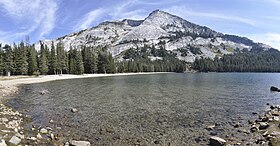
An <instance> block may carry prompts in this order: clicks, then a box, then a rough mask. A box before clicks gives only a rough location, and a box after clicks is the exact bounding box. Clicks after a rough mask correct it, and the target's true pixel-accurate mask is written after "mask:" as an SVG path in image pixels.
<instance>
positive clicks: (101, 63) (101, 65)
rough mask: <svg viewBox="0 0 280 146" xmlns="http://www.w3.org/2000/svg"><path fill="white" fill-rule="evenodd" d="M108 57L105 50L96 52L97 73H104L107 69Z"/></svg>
mask: <svg viewBox="0 0 280 146" xmlns="http://www.w3.org/2000/svg"><path fill="white" fill-rule="evenodd" d="M107 64H108V57H107V53H106V52H105V51H99V52H98V65H97V67H98V73H105V74H106V71H107V68H106V67H108V66H107Z"/></svg>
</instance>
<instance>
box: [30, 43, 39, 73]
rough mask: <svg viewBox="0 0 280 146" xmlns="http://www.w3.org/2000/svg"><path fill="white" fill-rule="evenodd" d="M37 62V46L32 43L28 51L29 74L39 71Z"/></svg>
mask: <svg viewBox="0 0 280 146" xmlns="http://www.w3.org/2000/svg"><path fill="white" fill-rule="evenodd" d="M37 62H38V61H37V52H36V50H35V46H34V45H32V46H30V47H29V51H28V75H34V73H35V71H38V63H37Z"/></svg>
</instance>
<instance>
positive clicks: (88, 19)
mask: <svg viewBox="0 0 280 146" xmlns="http://www.w3.org/2000/svg"><path fill="white" fill-rule="evenodd" d="M104 12H106V10H105V9H102V8H99V9H96V10H93V11H90V12H88V13H87V14H86V15H85V16H84V17H83V18H82V19H81V20H80V21H79V22H78V24H77V25H76V26H75V28H74V29H75V31H78V30H83V29H87V28H89V27H90V26H91V25H92V24H93V23H94V21H96V20H97V19H99V18H100V17H101V16H102V15H103V14H104Z"/></svg>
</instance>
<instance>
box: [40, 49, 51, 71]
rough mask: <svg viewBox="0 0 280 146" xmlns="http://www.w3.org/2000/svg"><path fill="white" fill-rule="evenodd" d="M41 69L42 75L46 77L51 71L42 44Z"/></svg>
mask: <svg viewBox="0 0 280 146" xmlns="http://www.w3.org/2000/svg"><path fill="white" fill-rule="evenodd" d="M39 68H40V72H41V74H42V75H46V74H47V73H48V71H49V69H48V60H47V54H46V50H45V48H44V45H43V44H41V49H40V60H39Z"/></svg>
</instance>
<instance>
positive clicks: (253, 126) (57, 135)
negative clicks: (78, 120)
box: [0, 72, 280, 146]
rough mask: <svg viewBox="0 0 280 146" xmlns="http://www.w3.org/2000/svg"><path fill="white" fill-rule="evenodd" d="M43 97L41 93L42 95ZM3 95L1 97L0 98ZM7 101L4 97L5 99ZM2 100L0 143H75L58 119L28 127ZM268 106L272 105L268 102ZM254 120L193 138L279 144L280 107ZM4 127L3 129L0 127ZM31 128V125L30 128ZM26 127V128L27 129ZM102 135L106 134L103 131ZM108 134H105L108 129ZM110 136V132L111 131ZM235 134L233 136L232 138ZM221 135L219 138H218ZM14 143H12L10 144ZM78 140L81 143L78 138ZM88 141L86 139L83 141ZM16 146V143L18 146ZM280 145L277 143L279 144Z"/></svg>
mask: <svg viewBox="0 0 280 146" xmlns="http://www.w3.org/2000/svg"><path fill="white" fill-rule="evenodd" d="M164 73H166V72H163V73H161V72H160V73H125V74H85V75H48V76H39V77H30V78H28V77H27V78H26V77H24V76H22V77H21V76H20V77H19V78H16V79H11V80H1V81H0V85H1V86H2V87H1V93H2V92H3V90H7V92H5V94H6V96H8V95H12V94H15V93H17V92H18V86H19V85H22V84H33V83H42V82H49V81H56V80H66V79H79V78H91V77H111V76H126V75H149V74H164ZM41 94H42V93H41ZM0 96H1V95H0ZM3 97H4V98H2V99H4V100H5V96H3ZM2 99H1V98H0V109H1V111H0V136H1V135H5V136H3V137H0V143H1V141H2V142H3V141H4V142H5V143H7V144H8V145H9V144H11V143H12V142H13V143H17V142H18V141H19V144H28V145H68V144H69V143H70V144H72V142H73V139H69V138H70V137H71V136H70V137H69V136H67V135H63V134H61V132H59V131H60V130H57V129H55V127H52V126H54V125H55V123H56V119H51V120H50V121H49V123H50V125H52V126H50V127H48V126H45V127H42V125H32V128H31V127H30V128H26V127H25V126H24V125H25V124H27V123H30V121H32V119H31V117H28V116H27V115H28V114H27V115H25V114H22V113H20V112H18V111H16V110H14V109H13V108H11V107H8V106H6V105H4V104H2V103H1V100H2ZM267 105H269V106H270V104H269V103H267ZM3 110H4V112H3ZM75 110H76V109H74V108H73V109H71V112H72V113H75V112H77V111H75ZM252 115H254V117H255V118H253V119H250V121H245V122H244V119H242V118H241V119H237V120H234V121H232V125H229V126H232V127H233V129H235V130H234V131H232V132H230V133H228V134H229V135H220V134H219V132H218V131H219V129H220V128H223V126H221V125H220V124H219V122H218V123H215V124H214V125H209V126H207V127H202V128H205V130H206V131H207V132H209V134H207V135H203V136H199V137H193V139H195V141H196V142H197V145H204V144H210V146H211V143H212V144H214V143H217V142H218V143H220V144H221V145H224V144H228V145H245V144H249V145H255V144H271V145H272V146H274V145H275V143H278V142H279V141H278V139H280V134H279V133H280V131H279V130H277V128H278V125H279V118H280V106H273V105H271V106H270V109H268V110H264V114H263V113H255V112H253V113H252ZM1 124H2V127H1ZM263 124H265V125H269V126H267V127H266V128H261V126H263ZM30 126H31V125H30ZM24 127H25V128H24ZM102 130H103V129H102ZM102 132H103V131H102ZM105 132H108V131H106V129H105ZM109 133H110V129H109ZM230 134H234V135H230ZM243 135H244V136H245V137H247V138H248V139H242V136H243ZM217 136H219V137H217ZM11 140H13V141H12V142H11ZM76 140H82V139H79V138H77V139H76ZM83 140H87V139H83ZM75 142H78V143H79V142H82V143H86V144H88V143H89V141H75V140H74V143H75ZM13 143H12V144H13ZM15 145H17V144H15ZM276 145H277V144H276Z"/></svg>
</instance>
